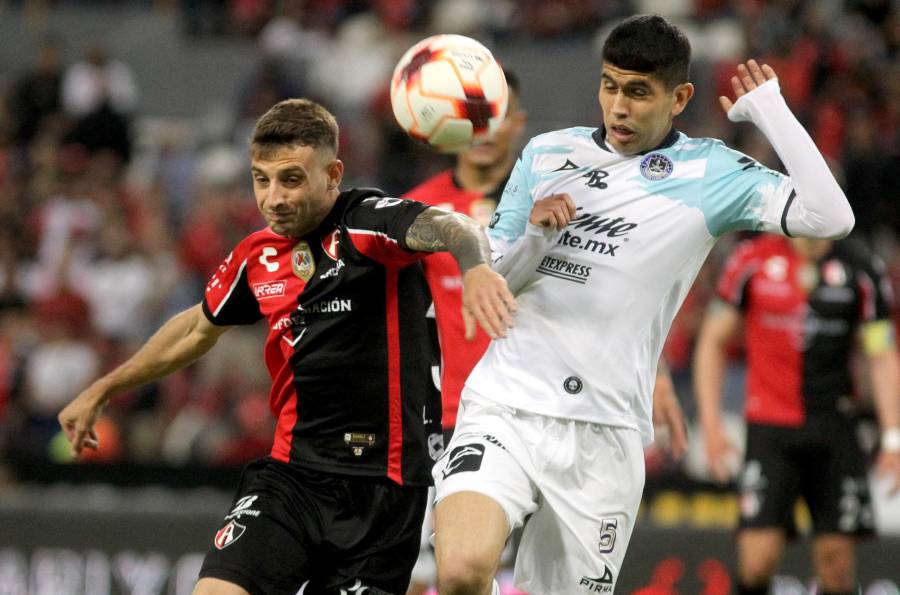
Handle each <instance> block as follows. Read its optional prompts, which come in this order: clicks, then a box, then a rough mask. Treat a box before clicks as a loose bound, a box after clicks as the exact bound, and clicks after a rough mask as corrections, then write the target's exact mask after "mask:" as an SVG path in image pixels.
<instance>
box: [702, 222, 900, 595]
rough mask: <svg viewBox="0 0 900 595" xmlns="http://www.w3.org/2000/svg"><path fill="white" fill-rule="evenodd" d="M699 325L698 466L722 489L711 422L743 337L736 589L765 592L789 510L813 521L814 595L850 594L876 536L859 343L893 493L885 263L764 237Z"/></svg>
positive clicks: (897, 402)
mask: <svg viewBox="0 0 900 595" xmlns="http://www.w3.org/2000/svg"><path fill="white" fill-rule="evenodd" d="M718 297H719V299H718V301H716V302H714V303H713V304H712V305H711V307H710V309H709V312H708V313H707V315H706V317H705V320H704V322H703V325H702V327H701V331H700V336H699V339H698V345H697V350H696V352H695V360H694V380H695V387H696V396H697V400H698V406H699V414H700V423H701V427H702V430H703V438H704V440H705V446H706V453H707V462H708V465H709V469H710V472H711V474H712V475H713V477H714V478H715V479H717V480H719V481H725V480H727V479H729V470H728V468H727V464H726V460H727V458H728V456H729V454H730V453H731V451H733V450H734V449H735V445H734V444H732V443H731V442H730V441H729V439H728V438H727V437H726V433H725V429H724V427H723V424H722V404H721V394H720V393H721V386H722V379H723V377H724V373H725V365H726V359H727V357H726V350H727V348H728V346H729V345H730V344H731V342H732V340H733V339H734V338H735V337H737V336H738V334H739V331H740V330H741V328H742V327H743V328H744V334H745V341H744V342H745V345H746V353H747V369H748V376H747V387H746V400H745V415H746V419H747V423H748V428H747V447H746V456H745V461H744V466H743V470H742V472H741V476H740V479H739V481H738V484H739V485H738V489H739V492H740V528H739V530H738V537H737V564H738V568H737V580H738V587H739V593H741V594H746V595H750V594H756V593H758V594H761V595H762V594H765V593H768V592H769V588H770V583H771V581H772V578H773V576H774V574H775V571H776V570H777V568H778V563H779V562H780V560H781V556H782V553H783V551H784V547H785V543H786V541H787V539H788V538H790V537H793V536H794V533H795V531H796V529H795V527H794V504H795V502H796V500H797V498H798V496H803V499H804V500H805V501H806V505H807V506H808V508H809V510H810V513H811V515H812V522H813V528H814V532H815V538H814V540H813V565H814V567H815V573H816V577H817V578H818V581H819V584H820V589H821V590H820V591H819V592H821V593H823V594H829V595H836V594H850V593H857V589H858V587H857V581H856V575H855V556H854V544H855V541H856V538H857V537H859V536H864V535H869V534H871V533H872V532H873V528H874V518H873V512H872V506H871V502H870V496H869V489H868V482H867V477H866V475H867V473H866V468H867V466H866V461H865V459H864V456H863V453H862V451H861V450H860V447H859V444H858V443H857V439H856V428H855V425H856V424H855V421H854V409H855V408H854V404H853V402H852V396H853V394H854V390H853V381H852V373H851V362H852V357H851V356H852V354H853V347H854V345H855V344H856V342H857V339H859V342H860V344H861V345H862V348H863V352H864V353H865V356H866V359H867V360H868V361H867V363H868V368H869V374H870V376H871V390H872V393H873V397H874V400H875V405H876V409H877V413H878V419H879V422H880V426H881V431H882V434H881V452H880V454H879V457H878V470H879V471H880V472H882V473H887V474H890V475H891V477H890V479H891V483H892V484H893V486H892V490H893V491H896V490H897V488H898V487H900V371H898V370H900V363H898V359H897V347H896V344H895V341H894V335H893V328H892V325H891V321H890V318H889V305H890V288H889V287H888V285H887V283H886V281H885V277H884V266H883V265H882V264H881V262H880V261H879V260H878V259H877V258H874V257H872V256H871V255H869V254H868V253H867V252H866V251H865V250H864V249H863V248H862V247H861V246H859V245H857V244H856V243H854V242H850V241H842V242H833V241H830V240H810V239H804V238H790V239H788V238H784V237H778V236H770V235H763V236H759V237H757V238H755V239H753V240H750V241H747V242H745V243H743V244H741V245H739V246H738V248H737V249H736V250H735V252H734V253H733V255H732V256H731V258H730V260H729V261H728V263H727V264H726V266H725V269H724V271H723V273H722V275H721V277H720V280H719V283H718Z"/></svg>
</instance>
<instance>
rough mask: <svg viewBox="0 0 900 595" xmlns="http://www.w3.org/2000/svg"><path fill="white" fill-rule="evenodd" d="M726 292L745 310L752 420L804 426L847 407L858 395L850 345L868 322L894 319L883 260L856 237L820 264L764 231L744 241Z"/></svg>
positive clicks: (721, 289)
mask: <svg viewBox="0 0 900 595" xmlns="http://www.w3.org/2000/svg"><path fill="white" fill-rule="evenodd" d="M717 291H718V294H719V297H720V298H722V299H723V300H725V301H726V302H728V303H730V304H731V305H733V306H735V307H737V308H739V309H740V310H741V311H742V312H743V314H744V329H745V331H744V332H745V335H746V341H745V343H746V349H747V370H748V377H747V395H746V411H745V413H746V417H747V421H750V422H755V423H763V424H773V425H780V426H799V425H802V424H803V423H804V420H805V418H806V413H807V412H813V411H836V410H839V407H840V400H841V398H842V397H847V396H850V395H852V393H853V384H852V377H851V373H850V366H849V361H850V357H849V354H850V350H851V348H852V347H853V344H854V342H855V340H856V335H857V333H856V331H857V330H858V329H859V325H860V324H864V323H868V322H874V321H877V320H887V319H888V317H889V302H888V296H889V295H890V290H889V288H888V287H887V284H886V283H885V281H884V270H883V267H882V266H881V264H880V262H879V261H878V260H877V259H874V258H873V257H872V256H869V255H868V254H867V253H866V252H865V251H864V250H863V249H862V247H861V246H858V245H856V244H855V243H853V242H846V241H845V242H835V243H834V244H833V245H832V247H831V249H830V250H829V252H828V253H827V254H825V256H824V257H823V258H821V259H820V260H819V261H817V262H816V261H812V260H806V259H804V257H803V256H801V255H800V254H799V253H797V252H796V251H794V250H792V249H791V246H790V244H789V240H788V239H787V238H784V237H781V236H770V235H764V236H760V237H758V238H755V239H753V240H750V241H748V242H744V243H743V244H741V245H739V246H738V248H737V249H736V250H735V252H734V254H732V256H731V258H730V259H729V261H728V262H727V264H726V265H725V268H724V270H723V272H722V276H721V278H720V279H719V283H718V287H717Z"/></svg>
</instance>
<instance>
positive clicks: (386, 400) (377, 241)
mask: <svg viewBox="0 0 900 595" xmlns="http://www.w3.org/2000/svg"><path fill="white" fill-rule="evenodd" d="M426 208H427V206H426V205H423V204H421V203H418V202H414V201H408V200H401V199H398V198H389V197H385V196H384V194H383V193H381V192H380V191H378V190H371V189H360V190H351V191H348V192H343V193H341V194H340V196H339V197H338V199H337V202H336V203H335V206H334V208H333V209H332V210H331V212H330V213H329V215H328V216H327V217H326V218H325V220H324V221H323V222H322V223H321V225H320V226H319V227H318V228H317V229H316V230H314V231H313V232H311V233H309V234H307V235H305V236H303V237H302V238H288V237H284V236H280V235H277V234H275V233H274V232H273V231H271V230H270V229H268V228H266V229H263V230H260V231H257V232H255V233H253V234H251V235H249V236H248V237H246V238H245V239H244V240H243V241H241V242H240V243H239V244H238V245H237V247H236V248H235V249H234V251H232V253H231V254H229V255H228V258H226V259H225V261H224V262H223V263H222V264H221V266H220V267H219V270H218V272H217V273H216V274H215V275H214V276H213V277H212V279H211V280H210V282H209V284H208V285H207V286H206V293H205V296H204V300H203V310H204V312H205V313H206V315H207V317H208V318H209V319H210V321H212V322H213V323H214V324H219V325H234V324H252V323H254V322H256V321H258V320H260V319H262V318H264V319H265V320H266V323H267V324H268V326H269V335H268V338H267V340H266V345H265V361H266V366H267V367H268V370H269V374H270V375H271V376H272V390H271V393H270V397H269V405H270V408H271V410H272V413H273V414H274V415H275V416H276V418H277V420H278V422H277V426H276V430H275V440H274V444H273V446H272V456H273V457H274V458H275V459H278V460H281V461H285V462H290V463H292V464H296V465H300V466H303V467H309V468H314V469H319V470H324V471H328V472H333V473H338V474H348V475H362V476H387V477H388V478H390V479H391V480H393V481H395V482H396V483H399V484H409V485H427V484H428V483H430V469H431V465H432V463H433V461H432V456H434V455H436V454H437V449H438V448H439V447H440V443H439V436H440V397H439V394H438V392H437V390H436V389H435V388H434V385H433V383H432V381H431V372H430V360H431V358H432V355H431V349H432V347H431V344H430V342H429V338H428V328H427V326H426V323H425V316H426V311H427V309H428V307H429V305H430V301H431V297H430V294H429V292H428V286H427V284H426V282H425V279H424V275H423V273H422V268H421V264H420V263H418V261H419V260H420V259H421V258H422V257H424V256H426V255H427V253H420V252H413V251H411V250H409V249H408V248H407V246H406V243H405V240H404V238H405V236H406V231H407V229H408V228H409V226H410V225H411V224H412V222H413V220H415V218H416V216H418V215H419V213H421V212H422V211H423V210H424V209H426ZM429 455H431V456H429Z"/></svg>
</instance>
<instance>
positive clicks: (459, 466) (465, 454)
mask: <svg viewBox="0 0 900 595" xmlns="http://www.w3.org/2000/svg"><path fill="white" fill-rule="evenodd" d="M482 459H484V445H483V444H463V445H462V446H457V447H456V448H454V449H453V450H451V451H450V455H449V456H448V457H447V464H446V465H445V466H444V470H443V472H442V473H443V475H444V479H447V478H448V477H449V476H451V475H453V474H454V473H462V472H463V471H478V470H479V469H481V461H482Z"/></svg>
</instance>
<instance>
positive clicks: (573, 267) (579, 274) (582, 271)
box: [537, 242, 602, 285]
mask: <svg viewBox="0 0 900 595" xmlns="http://www.w3.org/2000/svg"><path fill="white" fill-rule="evenodd" d="M601 243H602V242H601ZM537 272H539V273H541V274H542V275H549V276H550V277H556V278H557V279H563V280H564V281H572V282H574V283H578V284H580V285H584V284H585V283H587V280H588V277H590V276H591V267H589V266H588V265H585V264H576V263H573V262H569V261H567V260H563V259H561V258H554V257H552V256H545V257H544V260H542V261H541V264H539V265H538V268H537Z"/></svg>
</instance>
